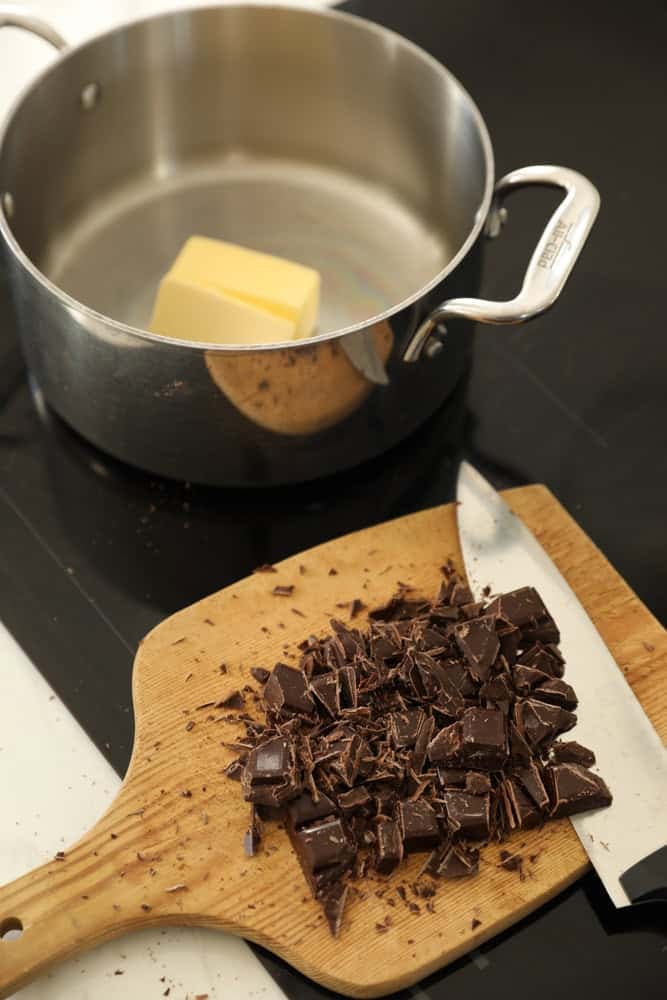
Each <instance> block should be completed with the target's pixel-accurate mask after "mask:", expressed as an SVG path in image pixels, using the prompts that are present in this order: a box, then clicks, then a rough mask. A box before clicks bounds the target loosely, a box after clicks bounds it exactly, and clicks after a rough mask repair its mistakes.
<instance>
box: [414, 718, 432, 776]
mask: <svg viewBox="0 0 667 1000" xmlns="http://www.w3.org/2000/svg"><path fill="white" fill-rule="evenodd" d="M434 729H435V719H434V718H433V716H431V715H428V716H426V717H425V718H424V719H423V721H422V724H421V726H420V727H419V732H418V733H417V739H416V740H415V748H414V750H413V751H412V767H413V770H414V771H415V772H416V773H417V774H419V773H420V772H421V771H422V770H423V767H424V763H425V761H426V753H427V750H428V745H429V743H430V742H431V739H432V738H433V730H434Z"/></svg>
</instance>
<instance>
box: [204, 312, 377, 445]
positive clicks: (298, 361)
mask: <svg viewBox="0 0 667 1000" xmlns="http://www.w3.org/2000/svg"><path fill="white" fill-rule="evenodd" d="M365 336H367V339H368V342H369V346H370V347H371V350H372V349H373V348H374V351H375V354H376V361H377V368H379V369H383V368H384V364H385V363H386V361H387V360H388V358H389V356H390V354H391V351H392V347H393V344H394V335H393V333H392V330H391V327H390V326H389V324H388V323H386V322H383V323H378V324H377V325H376V326H374V327H372V328H371V329H370V330H369V331H368V333H367V334H365ZM341 343H342V342H341V341H338V340H331V341H326V342H324V343H322V344H311V345H309V346H305V347H290V348H286V349H285V350H278V351H260V352H255V351H249V352H247V353H239V354H225V353H219V352H214V351H207V352H206V367H207V368H208V371H209V374H210V376H211V378H212V379H213V381H214V382H215V384H216V385H217V387H218V388H219V389H220V391H221V392H223V393H224V395H225V396H226V398H227V399H228V400H229V401H230V402H231V403H232V404H233V405H234V406H235V407H236V409H237V410H238V411H239V412H240V413H242V414H243V416H244V417H247V419H248V420H251V421H252V422H253V423H254V424H258V425H259V426H260V427H264V428H266V429H267V430H271V431H276V432H277V433H279V434H287V435H292V436H296V435H300V434H314V433H316V432H317V431H321V430H325V429H326V428H327V427H333V426H335V425H336V424H338V423H339V422H340V421H341V420H344V419H345V418H346V417H348V416H349V415H350V414H351V413H353V412H354V411H355V410H356V409H358V407H359V406H361V404H362V403H363V402H364V400H365V399H366V397H367V396H368V394H369V392H370V391H371V389H372V388H373V385H374V381H380V379H377V378H376V379H375V380H373V379H372V376H371V378H369V377H367V375H366V374H364V373H362V371H361V370H360V368H359V367H357V366H355V365H354V364H353V363H352V361H351V360H350V358H349V356H348V354H347V352H346V351H345V350H344V349H343V347H342V346H341ZM367 374H370V373H367ZM382 381H385V380H384V379H383V380H382Z"/></svg>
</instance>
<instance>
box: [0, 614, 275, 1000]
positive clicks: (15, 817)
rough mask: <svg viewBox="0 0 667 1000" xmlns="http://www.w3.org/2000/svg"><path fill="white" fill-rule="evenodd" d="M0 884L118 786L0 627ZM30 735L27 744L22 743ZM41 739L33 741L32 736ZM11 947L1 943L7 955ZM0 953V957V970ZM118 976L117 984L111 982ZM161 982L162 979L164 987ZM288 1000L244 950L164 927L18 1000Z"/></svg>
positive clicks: (93, 957)
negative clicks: (204, 999)
mask: <svg viewBox="0 0 667 1000" xmlns="http://www.w3.org/2000/svg"><path fill="white" fill-rule="evenodd" d="M0 664H1V667H0V705H1V706H2V735H1V737H0V788H2V791H3V804H2V809H1V810H0V884H3V883H5V882H8V881H10V880H11V879H12V878H15V877H16V876H18V875H21V874H22V873H23V872H25V871H27V870H28V869H30V868H33V867H34V866H35V865H39V864H41V863H43V862H44V861H47V860H48V859H49V858H52V857H53V855H54V854H55V853H56V851H59V850H63V849H64V848H65V847H66V846H67V845H68V844H69V843H72V842H73V841H75V840H76V839H77V838H78V837H79V836H80V835H81V834H82V833H84V832H85V831H86V830H87V829H88V828H89V827H90V826H91V825H92V824H93V823H94V822H95V820H96V819H97V818H98V816H99V815H100V814H101V813H102V812H103V811H104V809H105V808H106V807H107V806H108V804H109V802H110V801H111V799H112V798H113V797H114V794H115V792H116V789H117V788H118V786H119V784H120V780H119V778H118V776H117V775H116V773H115V772H114V771H113V769H112V768H111V767H110V765H109V764H108V763H107V762H106V761H105V759H104V758H103V757H102V755H101V754H100V753H99V751H98V750H97V749H96V747H95V746H94V745H93V744H92V743H91V741H90V740H89V739H88V737H87V736H86V734H85V733H84V732H83V730H82V729H81V727H80V726H79V724H78V723H77V722H76V720H75V719H74V718H73V717H72V716H71V715H70V713H69V712H68V711H67V709H66V708H65V707H64V705H63V704H62V702H60V701H59V699H58V698H56V696H55V695H54V694H53V692H52V690H51V688H50V687H49V686H48V684H47V683H46V681H44V679H43V678H42V676H41V675H40V674H39V672H38V671H37V670H36V669H35V668H34V666H33V665H32V663H31V662H30V661H29V659H28V658H27V657H26V655H25V654H24V653H23V651H22V650H21V649H20V648H19V646H18V645H17V644H16V642H15V641H14V640H13V638H12V637H11V636H10V635H9V633H8V632H7V630H6V629H5V628H4V626H2V625H0ZM26 732H30V734H31V739H30V740H27V739H25V734H26ZM36 733H38V734H39V740H35V739H34V734H36ZM11 946H12V945H11V942H10V941H8V942H0V950H1V949H2V948H11ZM1 960H2V958H1V953H0V961H1ZM117 969H122V970H123V975H116V974H115V972H116V970H117ZM162 977H164V979H163V978H162ZM167 988H170V993H169V998H170V1000H184V998H185V997H187V996H188V995H189V997H190V998H193V997H194V996H196V995H197V994H205V993H208V994H209V997H210V1000H215V998H219V1000H222V998H225V1000H231V998H234V1000H237V998H238V1000H250V998H254V1000H284V994H283V992H282V991H281V990H280V989H279V988H278V987H277V986H276V984H275V983H274V981H273V979H271V977H270V976H269V975H268V973H267V972H265V970H264V968H263V966H262V965H261V964H260V963H259V962H258V961H257V959H256V958H255V956H254V955H253V953H252V952H251V951H250V949H249V948H248V947H247V945H246V944H245V943H244V942H243V941H241V940H240V939H238V938H234V937H230V936H228V935H226V934H222V933H220V932H216V931H207V930H204V929H201V930H199V929H193V928H175V927H169V928H167V929H165V930H157V929H150V930H146V931H141V932H138V933H134V934H130V935H127V936H126V937H122V938H118V940H116V941H111V942H109V943H108V944H105V945H102V946H101V947H100V948H96V949H95V950H94V951H91V952H88V953H87V954H85V955H82V956H81V957H80V958H78V959H73V960H70V961H68V962H65V963H63V964H62V965H60V966H59V967H58V968H56V969H55V970H54V971H53V972H51V973H50V974H48V975H47V976H44V977H43V978H42V979H40V980H38V981H36V982H35V983H33V984H31V985H30V986H27V987H26V988H25V989H24V990H21V992H20V997H21V1000H115V998H119V997H124V998H126V997H128V996H129V997H132V998H133V997H141V1000H151V998H153V997H155V998H156V1000H157V998H159V997H162V996H163V995H164V991H165V990H166V989H167Z"/></svg>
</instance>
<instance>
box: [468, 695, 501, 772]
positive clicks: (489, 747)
mask: <svg viewBox="0 0 667 1000" xmlns="http://www.w3.org/2000/svg"><path fill="white" fill-rule="evenodd" d="M507 756H508V748H507V722H506V719H505V716H504V714H503V712H502V711H501V710H500V709H499V708H468V709H466V711H465V712H464V713H463V720H462V723H461V757H462V759H463V760H464V761H465V763H466V764H468V765H469V766H470V767H473V768H476V769H477V770H479V771H499V770H500V769H501V768H502V766H503V765H504V764H505V762H506V761H507Z"/></svg>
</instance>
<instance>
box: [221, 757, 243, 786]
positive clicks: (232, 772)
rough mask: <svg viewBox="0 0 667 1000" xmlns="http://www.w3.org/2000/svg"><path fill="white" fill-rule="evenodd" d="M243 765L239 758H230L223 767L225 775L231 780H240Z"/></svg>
mask: <svg viewBox="0 0 667 1000" xmlns="http://www.w3.org/2000/svg"><path fill="white" fill-rule="evenodd" d="M243 770H244V765H243V764H242V763H241V761H240V760H231V761H230V762H229V764H227V767H226V768H225V769H224V773H225V775H226V777H228V778H231V779H232V781H240V780H241V778H242V777H243Z"/></svg>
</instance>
